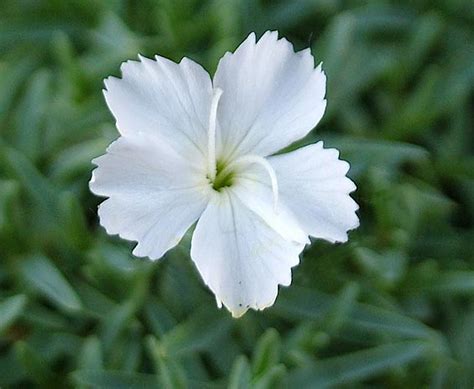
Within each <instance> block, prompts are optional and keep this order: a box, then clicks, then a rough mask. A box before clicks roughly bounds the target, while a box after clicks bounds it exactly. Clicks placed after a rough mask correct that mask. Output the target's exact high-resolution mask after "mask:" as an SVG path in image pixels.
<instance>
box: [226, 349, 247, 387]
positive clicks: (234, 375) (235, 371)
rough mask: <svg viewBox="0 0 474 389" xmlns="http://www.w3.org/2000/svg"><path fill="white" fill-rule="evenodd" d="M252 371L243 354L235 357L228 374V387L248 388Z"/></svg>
mask: <svg viewBox="0 0 474 389" xmlns="http://www.w3.org/2000/svg"><path fill="white" fill-rule="evenodd" d="M251 379H252V373H251V369H250V365H249V362H248V360H247V358H246V357H245V356H243V355H241V356H239V357H237V359H236V360H235V362H234V364H233V366H232V370H231V371H230V375H229V384H228V386H227V388H228V389H250V388H251V387H252V385H251Z"/></svg>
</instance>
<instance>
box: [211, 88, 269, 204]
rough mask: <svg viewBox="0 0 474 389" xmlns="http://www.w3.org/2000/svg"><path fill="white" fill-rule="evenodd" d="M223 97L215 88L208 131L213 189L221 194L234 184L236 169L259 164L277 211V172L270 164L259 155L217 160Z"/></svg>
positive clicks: (220, 90)
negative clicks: (228, 160)
mask: <svg viewBox="0 0 474 389" xmlns="http://www.w3.org/2000/svg"><path fill="white" fill-rule="evenodd" d="M221 96H222V89H219V88H215V89H214V93H213V96H212V102H211V109H210V112H209V126H208V130H207V179H208V180H209V183H210V184H211V185H212V188H213V189H214V190H216V191H217V192H220V191H221V189H222V188H225V187H228V186H231V185H232V184H233V182H234V176H235V170H234V169H235V168H236V167H237V166H240V167H242V166H247V165H252V164H257V165H260V166H261V167H263V168H264V169H265V170H266V172H267V174H268V177H269V178H270V183H271V186H272V192H273V208H274V210H275V212H276V211H277V205H278V181H277V177H276V174H275V170H273V167H272V166H271V165H270V163H269V162H268V161H267V160H266V159H265V158H263V157H261V156H259V155H244V156H240V157H238V158H236V159H234V160H233V161H230V162H227V163H224V162H223V161H222V160H217V159H216V128H217V106H218V104H219V100H220V98H221Z"/></svg>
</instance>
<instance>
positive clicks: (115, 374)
mask: <svg viewBox="0 0 474 389" xmlns="http://www.w3.org/2000/svg"><path fill="white" fill-rule="evenodd" d="M72 377H73V380H74V381H75V382H76V384H79V385H86V387H88V388H100V389H107V388H110V389H143V388H156V387H158V386H157V382H158V381H157V377H156V376H154V375H151V374H140V373H128V372H123V371H111V370H77V371H75V372H74V373H72Z"/></svg>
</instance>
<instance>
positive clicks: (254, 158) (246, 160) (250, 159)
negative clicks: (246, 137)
mask: <svg viewBox="0 0 474 389" xmlns="http://www.w3.org/2000/svg"><path fill="white" fill-rule="evenodd" d="M252 163H256V164H259V165H260V166H262V167H263V168H264V169H265V170H266V171H267V173H268V175H269V177H270V182H271V184H272V192H273V211H274V212H275V213H276V212H277V206H278V180H277V176H276V174H275V170H274V169H273V168H272V165H270V163H269V162H268V161H267V160H266V159H265V158H263V157H260V156H258V155H244V156H242V157H239V158H237V159H235V160H234V161H233V163H232V165H237V164H239V165H241V164H252Z"/></svg>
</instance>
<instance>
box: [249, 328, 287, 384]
mask: <svg viewBox="0 0 474 389" xmlns="http://www.w3.org/2000/svg"><path fill="white" fill-rule="evenodd" d="M280 348H281V341H280V336H279V334H278V332H277V331H276V330H275V329H274V328H269V329H268V330H266V331H265V333H264V334H263V335H262V336H261V337H260V339H259V340H258V343H257V345H256V346H255V351H254V355H253V359H252V371H253V374H254V375H255V376H259V375H261V374H263V373H265V372H266V371H267V370H269V369H270V368H271V367H273V366H274V365H276V364H277V363H278V362H279V360H280Z"/></svg>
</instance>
